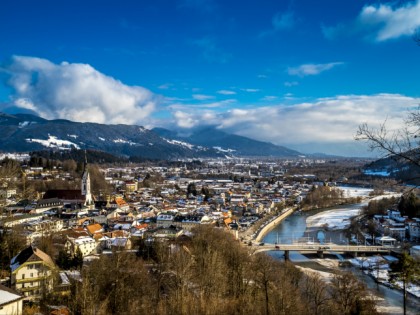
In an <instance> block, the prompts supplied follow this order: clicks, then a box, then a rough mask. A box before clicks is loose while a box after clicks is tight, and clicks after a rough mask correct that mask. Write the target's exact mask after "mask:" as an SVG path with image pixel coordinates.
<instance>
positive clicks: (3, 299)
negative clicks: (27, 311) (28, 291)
mask: <svg viewBox="0 0 420 315" xmlns="http://www.w3.org/2000/svg"><path fill="white" fill-rule="evenodd" d="M22 300H23V296H22V295H20V294H19V293H18V292H16V291H14V290H12V289H10V288H8V287H5V286H4V285H1V284H0V314H2V315H3V314H5V315H20V314H22Z"/></svg>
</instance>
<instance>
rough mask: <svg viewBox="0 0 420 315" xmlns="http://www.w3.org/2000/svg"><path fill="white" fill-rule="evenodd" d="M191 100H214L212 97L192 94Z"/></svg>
mask: <svg viewBox="0 0 420 315" xmlns="http://www.w3.org/2000/svg"><path fill="white" fill-rule="evenodd" d="M192 97H193V99H195V100H197V101H205V100H211V99H213V98H214V96H212V95H204V94H193V95H192Z"/></svg>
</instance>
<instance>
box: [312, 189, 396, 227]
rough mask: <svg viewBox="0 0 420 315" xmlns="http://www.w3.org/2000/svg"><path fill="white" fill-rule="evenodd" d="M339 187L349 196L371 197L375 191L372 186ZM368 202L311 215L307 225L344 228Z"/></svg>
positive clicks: (391, 195)
mask: <svg viewBox="0 0 420 315" xmlns="http://www.w3.org/2000/svg"><path fill="white" fill-rule="evenodd" d="M338 188H339V189H341V190H343V191H344V196H345V197H347V198H350V197H362V198H364V197H369V193H370V192H372V191H373V189H371V188H359V187H345V186H339V187H338ZM399 196H401V194H399V193H390V192H388V193H385V194H384V195H381V196H376V197H374V198H372V199H371V200H378V199H382V198H389V197H399ZM365 204H367V203H362V204H360V207H358V208H354V207H350V208H349V206H342V207H340V208H337V209H334V210H327V211H323V212H321V213H318V214H315V215H313V216H310V217H308V218H307V219H306V226H307V227H308V228H319V227H327V228H328V229H329V230H343V229H346V228H348V227H349V226H350V220H351V218H352V217H355V216H357V215H358V214H359V212H360V209H361V207H362V206H363V205H365Z"/></svg>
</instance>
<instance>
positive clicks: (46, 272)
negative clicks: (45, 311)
mask: <svg viewBox="0 0 420 315" xmlns="http://www.w3.org/2000/svg"><path fill="white" fill-rule="evenodd" d="M10 269H11V272H12V274H11V286H12V288H13V289H15V290H17V291H18V292H22V293H23V295H24V296H25V297H27V298H33V297H38V296H40V295H41V294H42V292H43V290H47V291H51V290H52V288H53V272H54V271H55V270H56V265H55V264H54V262H53V260H52V259H51V257H50V256H49V255H47V254H46V253H44V252H43V251H41V250H40V249H38V248H35V247H32V246H29V247H27V248H25V249H24V250H22V251H21V252H20V253H19V254H18V255H16V256H15V257H13V259H12V260H11V262H10Z"/></svg>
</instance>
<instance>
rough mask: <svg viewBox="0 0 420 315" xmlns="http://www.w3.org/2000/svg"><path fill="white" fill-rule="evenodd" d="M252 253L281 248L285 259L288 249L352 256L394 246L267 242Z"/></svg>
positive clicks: (390, 249)
mask: <svg viewBox="0 0 420 315" xmlns="http://www.w3.org/2000/svg"><path fill="white" fill-rule="evenodd" d="M254 249H255V251H254V254H256V253H259V252H265V251H273V250H281V251H284V256H285V258H286V259H288V258H289V252H290V251H296V252H303V253H317V254H318V256H319V257H320V258H322V257H323V255H324V253H325V252H327V253H330V254H338V253H352V254H353V255H354V256H357V255H358V254H361V253H364V254H367V253H370V254H389V253H390V252H391V251H393V250H396V249H397V248H395V247H390V246H365V245H338V244H333V243H327V244H307V243H295V244H267V243H265V244H264V245H261V244H260V245H257V246H254Z"/></svg>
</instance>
